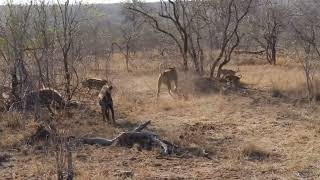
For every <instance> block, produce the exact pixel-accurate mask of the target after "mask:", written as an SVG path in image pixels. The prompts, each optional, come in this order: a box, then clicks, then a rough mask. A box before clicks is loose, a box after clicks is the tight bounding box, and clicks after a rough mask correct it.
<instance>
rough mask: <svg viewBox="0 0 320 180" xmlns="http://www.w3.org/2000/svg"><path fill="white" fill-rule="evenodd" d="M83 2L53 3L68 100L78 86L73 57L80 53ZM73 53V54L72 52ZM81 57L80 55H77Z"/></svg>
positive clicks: (55, 27)
mask: <svg viewBox="0 0 320 180" xmlns="http://www.w3.org/2000/svg"><path fill="white" fill-rule="evenodd" d="M81 7H82V5H81V3H78V4H73V5H70V1H69V0H67V1H65V3H64V4H61V3H60V2H59V1H58V3H57V4H56V5H53V17H54V29H55V34H56V39H57V44H58V47H59V48H60V50H61V53H62V61H63V67H64V79H65V92H66V97H67V99H68V100H71V98H72V96H73V94H74V92H75V90H76V87H74V88H73V89H72V71H74V73H76V71H75V69H74V67H73V66H72V62H71V61H72V59H71V58H74V57H77V55H80V47H79V45H81V44H80V43H77V38H79V37H80V34H79V33H80V31H79V27H80V25H79V24H80V19H79V18H80V15H79V13H80V12H81ZM72 53H73V54H72ZM77 58H80V57H77Z"/></svg>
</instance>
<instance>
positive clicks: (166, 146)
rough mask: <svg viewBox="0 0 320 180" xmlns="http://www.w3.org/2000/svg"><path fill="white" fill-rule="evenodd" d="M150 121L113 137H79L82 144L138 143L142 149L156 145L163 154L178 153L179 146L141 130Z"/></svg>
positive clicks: (128, 145)
mask: <svg viewBox="0 0 320 180" xmlns="http://www.w3.org/2000/svg"><path fill="white" fill-rule="evenodd" d="M150 123H151V121H148V122H145V123H143V124H141V125H140V126H138V127H137V128H135V129H134V130H133V131H130V132H123V133H121V134H119V135H118V136H117V137H115V138H113V139H106V138H100V137H96V138H81V140H82V143H83V144H89V145H100V146H111V145H115V146H120V147H128V148H132V147H133V146H134V145H135V144H138V145H139V146H140V147H141V148H142V149H146V150H151V149H152V147H154V146H158V147H160V148H161V152H162V153H163V154H165V155H168V154H173V153H178V152H179V147H178V146H176V145H174V144H173V143H170V142H168V141H165V140H161V139H160V138H159V136H158V135H156V134H154V133H152V132H141V131H142V130H143V129H144V128H146V127H147V126H148V125H149V124H150Z"/></svg>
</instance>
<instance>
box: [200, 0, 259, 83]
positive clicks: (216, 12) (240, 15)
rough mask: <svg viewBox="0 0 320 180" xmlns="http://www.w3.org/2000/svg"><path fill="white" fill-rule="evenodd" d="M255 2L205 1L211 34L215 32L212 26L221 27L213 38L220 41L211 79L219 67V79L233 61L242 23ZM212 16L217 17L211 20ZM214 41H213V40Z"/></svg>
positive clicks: (213, 61)
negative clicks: (223, 70)
mask: <svg viewBox="0 0 320 180" xmlns="http://www.w3.org/2000/svg"><path fill="white" fill-rule="evenodd" d="M252 2H253V0H243V1H235V0H227V1H225V0H220V1H210V2H206V1H205V3H206V4H205V6H208V7H210V8H207V9H206V10H207V12H205V13H204V14H203V19H204V21H205V22H206V24H207V26H209V28H208V30H209V34H210V35H211V34H212V33H213V32H212V31H213V28H211V26H219V30H221V31H218V32H215V35H214V36H213V37H212V38H216V39H217V40H219V42H218V46H219V53H218V55H217V57H216V58H213V59H212V60H211V61H212V64H211V67H210V77H211V78H212V77H213V76H214V72H215V69H216V67H217V66H218V73H217V77H220V70H221V69H222V67H223V66H224V65H226V64H228V63H229V62H230V60H231V55H232V52H233V51H234V49H235V48H236V47H237V46H238V45H239V43H240V36H241V35H240V34H239V27H240V23H241V22H242V21H243V19H244V18H245V17H246V15H247V14H248V12H249V10H250V8H251V5H252ZM210 16H216V17H215V18H211V17H210ZM211 41H213V40H211Z"/></svg>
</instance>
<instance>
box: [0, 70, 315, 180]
mask: <svg viewBox="0 0 320 180" xmlns="http://www.w3.org/2000/svg"><path fill="white" fill-rule="evenodd" d="M119 66H120V65H119ZM231 68H233V67H231ZM114 69H117V70H114V71H113V72H111V79H112V82H113V84H114V86H115V89H114V93H113V97H114V103H115V111H116V119H117V125H116V126H115V127H112V126H110V125H108V124H106V123H105V122H103V121H102V116H101V114H100V108H99V106H98V103H97V101H96V96H97V91H94V90H93V91H91V92H90V93H86V91H85V90H82V91H81V93H80V94H78V95H77V99H78V100H79V101H81V102H82V103H83V106H81V107H80V108H78V109H72V110H70V112H69V113H67V114H66V113H62V115H59V117H58V118H55V119H54V121H55V122H53V123H54V124H56V126H57V129H59V131H61V132H64V133H66V134H68V135H73V136H76V137H80V136H84V135H86V136H99V137H107V138H112V137H115V136H116V135H117V134H119V133H120V132H123V131H128V130H131V129H133V128H134V127H136V126H138V125H139V124H141V123H143V122H146V121H148V120H151V125H149V126H148V130H150V131H153V132H155V133H157V134H159V135H160V136H161V137H162V138H164V139H166V140H169V141H171V142H174V143H176V144H177V145H179V146H181V147H185V148H188V149H205V150H206V151H207V152H209V155H210V157H211V159H208V158H205V157H201V156H197V155H191V156H183V157H177V156H172V157H170V156H168V157H163V156H160V154H159V149H157V148H155V149H153V150H151V151H146V150H140V149H139V148H136V147H134V148H131V149H130V148H124V147H114V146H111V147H99V146H89V145H79V146H76V148H74V149H73V150H72V154H73V161H74V168H75V179H84V180H87V179H320V160H319V157H320V121H319V115H320V109H319V105H318V104H317V103H311V104H309V103H307V102H304V101H300V100H299V99H297V98H296V96H292V97H289V95H291V94H292V93H291V92H292V90H293V89H298V90H297V93H294V95H297V94H299V93H300V94H301V90H300V89H301V87H300V85H301V84H303V83H302V80H303V76H302V77H301V76H300V75H301V70H300V68H299V65H295V66H294V67H291V65H287V64H280V65H279V66H277V67H272V66H269V65H265V64H261V65H257V64H255V65H242V66H240V73H241V75H242V79H241V81H242V83H244V84H245V86H246V89H244V90H241V91H231V92H228V93H226V92H223V91H213V90H212V91H210V90H209V91H204V89H203V88H202V89H201V88H199V85H200V84H199V82H200V81H199V78H198V77H196V76H195V75H192V74H191V73H183V72H179V77H180V78H179V85H180V86H179V89H180V91H181V93H183V94H184V95H185V96H184V97H185V98H177V97H176V98H172V97H170V96H169V95H168V93H167V91H166V89H165V88H164V87H163V89H162V92H161V95H160V99H159V101H158V102H156V101H155V94H156V84H157V76H158V75H157V71H156V68H153V69H152V68H145V69H144V70H143V69H133V71H132V72H130V73H127V72H125V71H124V70H123V69H122V70H121V67H117V68H114ZM96 74H99V73H96ZM96 74H95V75H96ZM284 74H285V75H287V76H286V77H285V78H283V77H284ZM299 74H300V75H299ZM98 76H100V77H103V73H100V74H99V75H98ZM296 76H299V78H297V77H296ZM281 77H282V78H281ZM279 79H280V80H279ZM200 83H201V82H200ZM203 83H205V84H204V85H203V86H205V88H211V87H212V88H213V89H214V85H211V84H208V82H207V81H205V80H203ZM275 88H278V89H280V90H283V92H284V96H283V97H272V90H274V89H275ZM299 88H300V89H299ZM286 90H287V94H286ZM46 113H47V112H46V110H44V113H43V114H44V115H43V119H48V117H47V116H46V115H45V114H46ZM37 124H38V122H34V120H33V118H32V117H29V118H25V117H23V116H21V115H18V114H10V113H2V114H1V121H0V137H1V141H0V179H56V159H55V151H54V150H53V148H52V147H50V146H44V145H43V144H34V145H27V144H26V139H27V138H28V137H30V136H31V135H32V134H33V133H34V132H35V129H36V127H37Z"/></svg>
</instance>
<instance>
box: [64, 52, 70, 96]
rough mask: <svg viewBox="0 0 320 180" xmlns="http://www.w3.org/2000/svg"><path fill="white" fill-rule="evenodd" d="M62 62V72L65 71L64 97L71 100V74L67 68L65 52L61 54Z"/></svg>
mask: <svg viewBox="0 0 320 180" xmlns="http://www.w3.org/2000/svg"><path fill="white" fill-rule="evenodd" d="M63 63H64V73H65V81H66V82H65V91H66V97H67V100H68V101H70V100H71V98H72V97H71V96H72V95H71V90H70V86H71V74H70V69H69V63H68V57H67V54H64V55H63Z"/></svg>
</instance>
